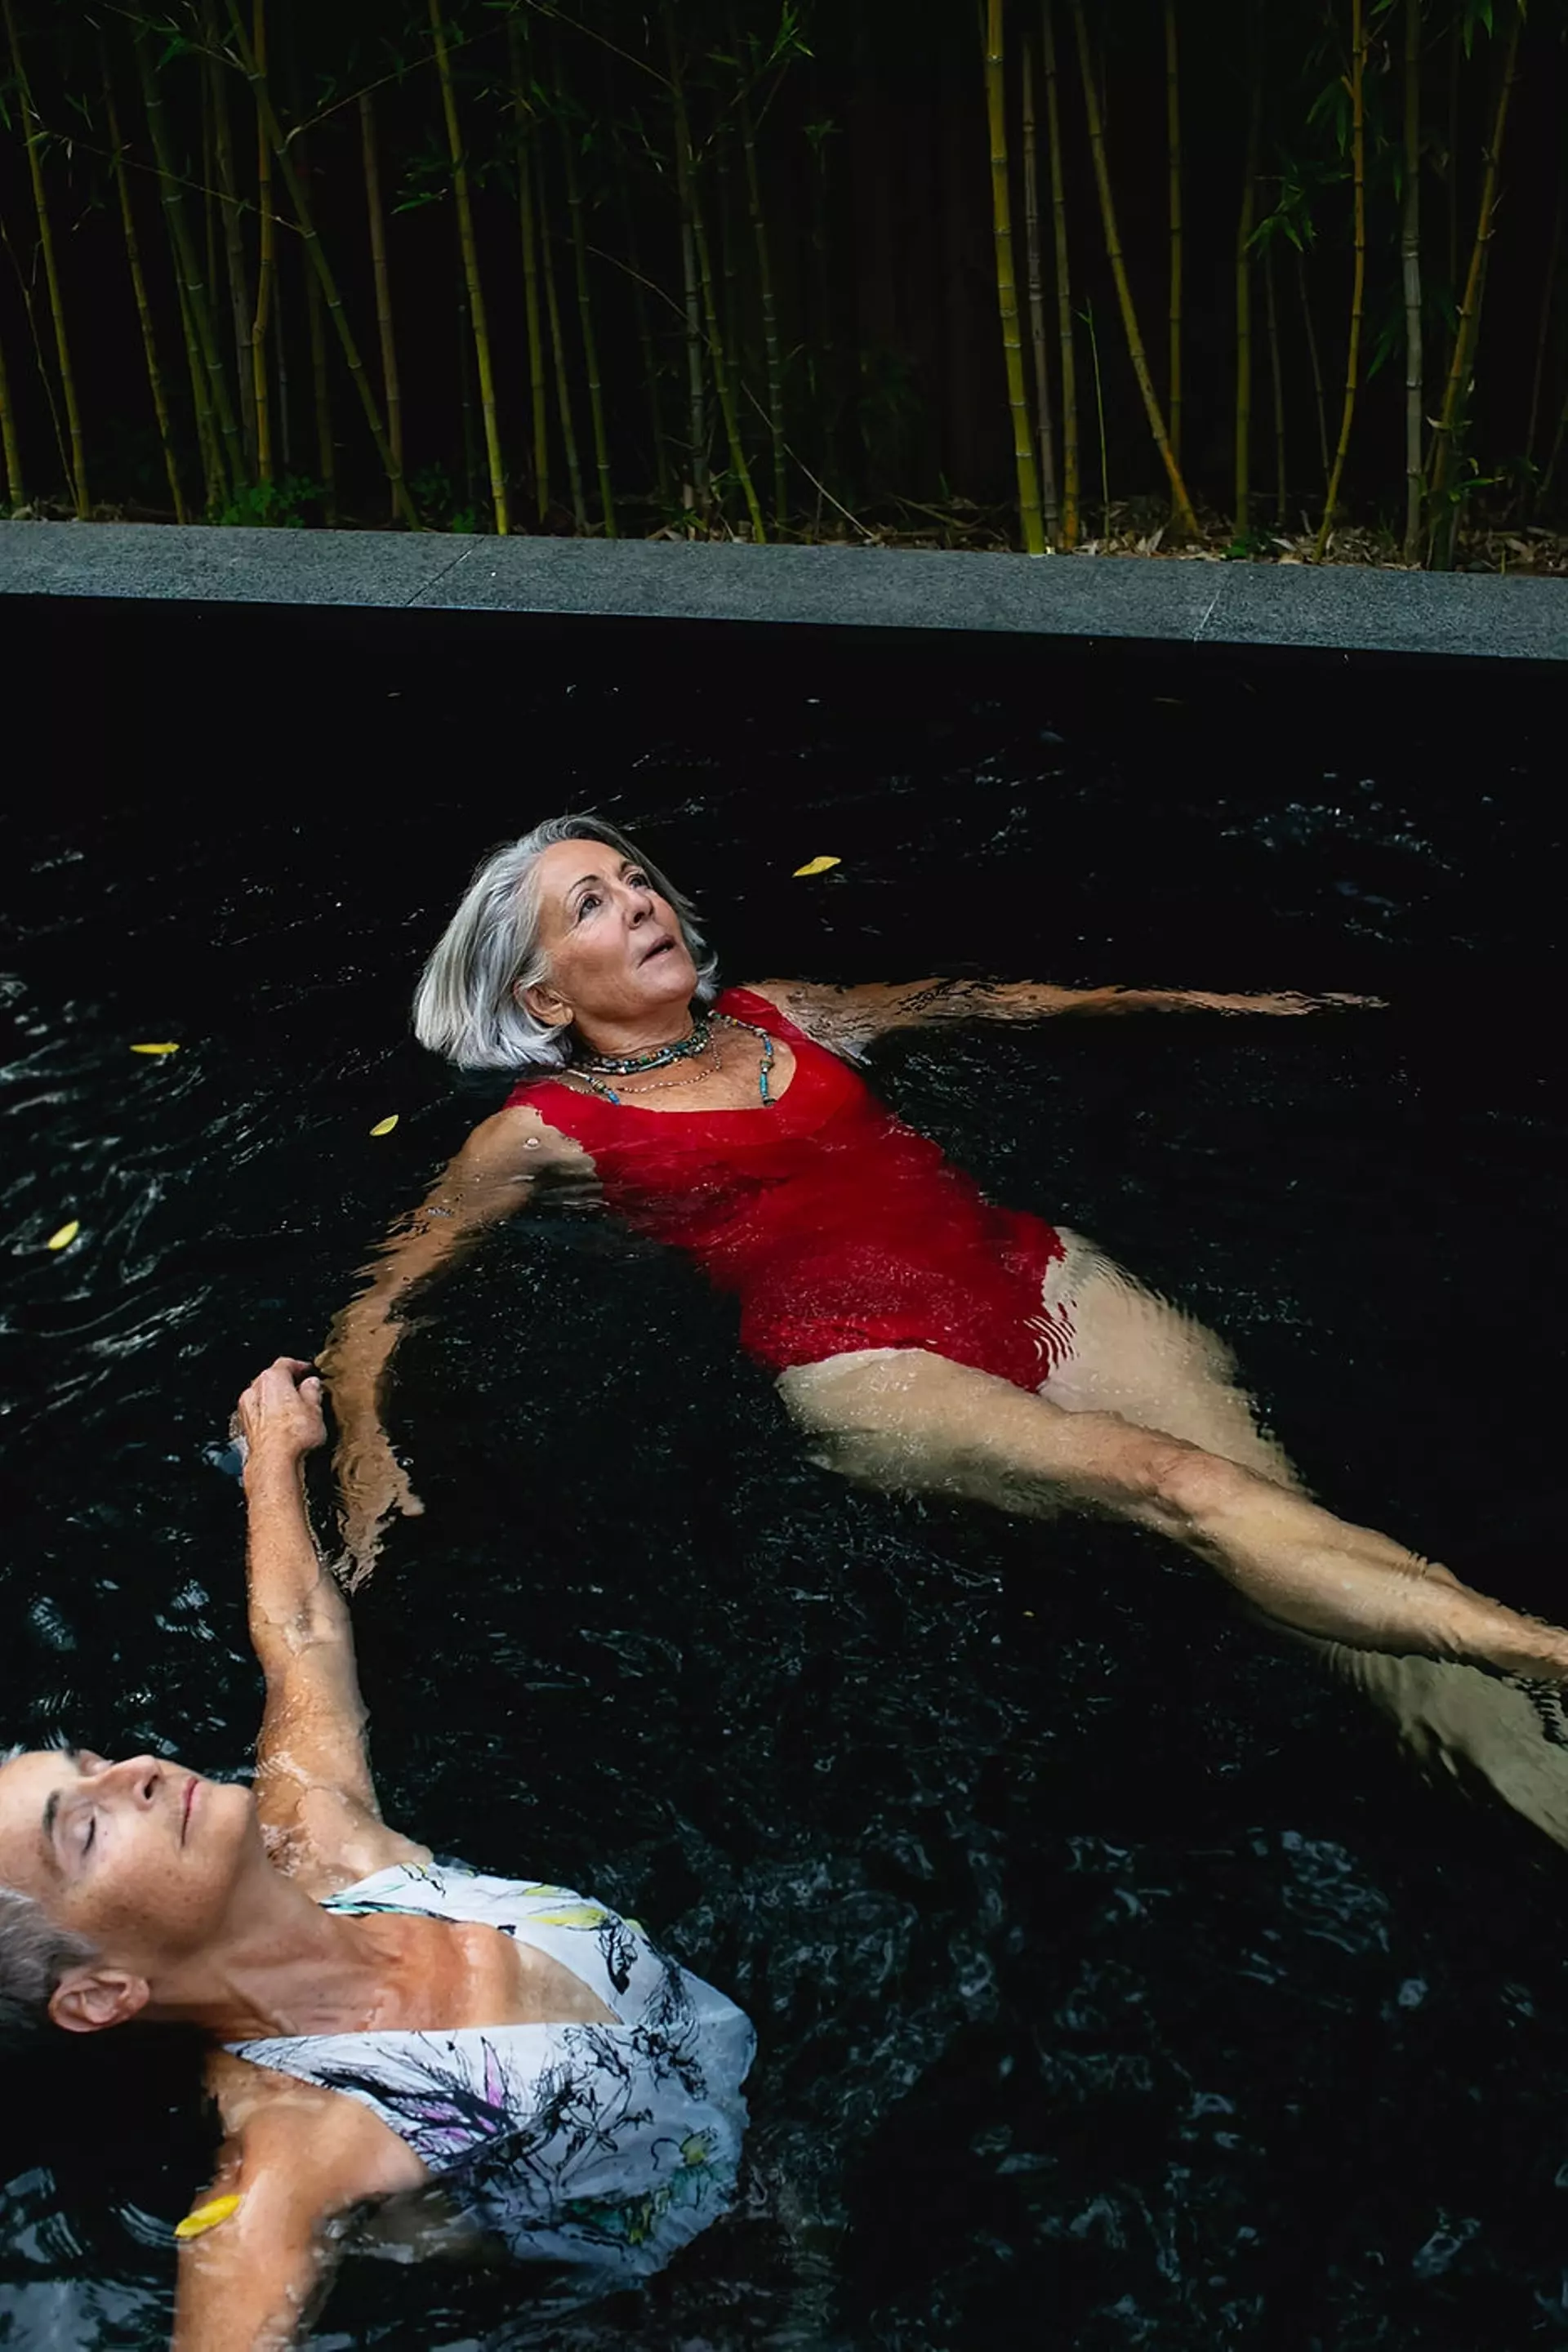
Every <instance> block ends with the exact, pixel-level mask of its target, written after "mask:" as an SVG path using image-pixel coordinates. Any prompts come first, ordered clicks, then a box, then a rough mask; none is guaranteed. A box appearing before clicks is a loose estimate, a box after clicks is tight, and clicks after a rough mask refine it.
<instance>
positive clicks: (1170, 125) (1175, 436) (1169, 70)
mask: <svg viewBox="0 0 1568 2352" xmlns="http://www.w3.org/2000/svg"><path fill="white" fill-rule="evenodd" d="M1165 152H1166V166H1167V173H1168V179H1169V188H1170V194H1169V212H1170V221H1171V299H1170V315H1169V321H1168V323H1169V329H1170V358H1169V361H1168V362H1167V372H1168V374H1169V378H1170V389H1169V396H1168V400H1167V406H1168V409H1169V411H1170V428H1171V454H1172V456H1173V457H1174V458H1175V460H1176V463H1177V465H1178V466H1179V465H1180V464H1181V462H1182V86H1181V77H1180V72H1179V60H1178V57H1177V50H1176V0H1165Z"/></svg>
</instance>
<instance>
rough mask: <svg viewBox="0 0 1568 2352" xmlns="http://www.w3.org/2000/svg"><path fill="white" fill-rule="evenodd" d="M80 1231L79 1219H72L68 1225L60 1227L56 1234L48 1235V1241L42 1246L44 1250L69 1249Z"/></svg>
mask: <svg viewBox="0 0 1568 2352" xmlns="http://www.w3.org/2000/svg"><path fill="white" fill-rule="evenodd" d="M80 1231H81V1219H80V1218H79V1217H73V1218H72V1219H71V1221H70V1223H69V1224H68V1225H62V1226H61V1227H60V1229H59V1231H58V1234H50V1235H49V1238H48V1240H47V1242H46V1243H45V1244H44V1247H45V1248H46V1249H69V1247H70V1245H71V1244H72V1242H74V1241H75V1239H76V1237H77V1235H78V1234H79V1233H80Z"/></svg>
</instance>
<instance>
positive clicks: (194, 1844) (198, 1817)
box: [0, 1748, 265, 2022]
mask: <svg viewBox="0 0 1568 2352" xmlns="http://www.w3.org/2000/svg"><path fill="white" fill-rule="evenodd" d="M258 1861H260V1862H262V1863H265V1853H264V1849H263V1847H262V1844H261V1835H260V1830H259V1827H258V1822H257V1819H256V1808H255V1806H254V1804H253V1802H252V1801H251V1796H250V1791H249V1790H248V1789H243V1788H237V1787H235V1786H232V1785H231V1784H229V1783H227V1782H226V1781H221V1780H202V1779H201V1777H200V1776H199V1774H197V1773H195V1772H190V1771H187V1770H186V1769H185V1768H184V1765H181V1764H175V1763H173V1762H171V1761H170V1760H169V1759H167V1758H166V1757H163V1758H161V1757H153V1756H133V1757H131V1758H129V1759H127V1760H126V1761H125V1762H123V1763H120V1764H111V1763H109V1762H108V1761H107V1760H106V1759H104V1758H103V1757H101V1756H96V1755H94V1754H93V1753H92V1752H91V1751H90V1750H89V1749H88V1748H47V1749H43V1750H41V1751H37V1752H34V1753H31V1754H28V1755H26V1756H17V1757H15V1758H14V1759H12V1761H11V1762H10V1763H9V1764H7V1765H5V1766H4V1767H3V1768H0V1885H5V1886H10V1887H14V1888H15V1889H16V1892H17V1893H18V1894H22V1895H32V1896H33V1898H34V1900H35V1901H37V1902H38V1903H40V1904H42V1906H43V1907H44V1909H45V1910H46V1911H47V1913H48V1915H49V1916H50V1918H51V1919H53V1920H54V1921H55V1923H56V1924H57V1925H58V1926H59V1927H67V1928H69V1929H71V1930H72V1931H73V1932H74V1933H75V1934H77V1935H79V1936H82V1937H86V1939H87V1940H88V1942H89V1943H90V1944H91V1945H92V1946H93V1947H94V1948H95V1950H96V1951H97V1952H98V1953H99V1954H100V1958H101V1961H102V1964H103V1965H104V1967H105V1968H109V1969H119V1970H121V1971H125V1972H128V1973H129V1974H131V1975H132V1976H134V1977H136V1978H138V1979H142V1980H144V1981H145V1983H146V1984H147V1986H148V1988H149V1989H150V1991H151V1994H152V1997H153V2000H156V1999H157V1994H158V1986H159V1981H160V1979H163V1978H165V1977H167V1976H168V1975H170V1974H171V1972H172V1971H174V1969H178V1967H179V1966H180V1964H181V1962H182V1961H184V1960H185V1959H188V1958H190V1957H191V1956H192V1955H194V1954H195V1953H198V1952H200V1951H201V1950H202V1949H203V1948H205V1946H207V1945H208V1944H210V1943H211V1942H212V1941H213V1939H214V1938H215V1937H216V1936H217V1935H218V1934H219V1932H220V1930H221V1929H222V1927H223V1926H224V1924H225V1921H226V1918H227V1917H228V1916H229V1914H230V1911H231V1907H232V1904H233V1897H234V1894H235V1889H236V1887H237V1884H238V1882H239V1880H240V1878H241V1876H242V1874H243V1873H244V1871H245V1869H246V1868H247V1865H251V1866H254V1864H256V1863H257V1862H258ZM102 2021H103V2022H110V2021H111V2020H110V2019H108V2018H105V2019H104V2020H102Z"/></svg>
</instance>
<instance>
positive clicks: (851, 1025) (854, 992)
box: [749, 980, 1383, 1053]
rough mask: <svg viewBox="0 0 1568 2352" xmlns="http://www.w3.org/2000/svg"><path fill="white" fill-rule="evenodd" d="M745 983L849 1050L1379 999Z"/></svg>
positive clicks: (926, 983) (991, 985)
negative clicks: (903, 1034)
mask: <svg viewBox="0 0 1568 2352" xmlns="http://www.w3.org/2000/svg"><path fill="white" fill-rule="evenodd" d="M749 986H750V992H751V993H752V995H754V996H763V997H765V998H766V999H767V1000H768V1002H769V1003H770V1004H776V1005H777V1006H778V1008H779V1011H780V1012H781V1013H787V1014H788V1016H789V1018H790V1019H791V1020H792V1021H793V1022H795V1024H796V1026H797V1027H799V1028H801V1029H804V1030H805V1033H806V1034H807V1036H808V1037H815V1038H816V1040H817V1042H818V1043H819V1044H821V1045H830V1046H833V1047H835V1048H836V1049H837V1051H838V1052H840V1053H854V1052H855V1051H856V1050H857V1049H858V1047H860V1046H862V1045H868V1044H869V1042H870V1040H871V1039H872V1038H873V1037H881V1036H885V1035H886V1034H888V1032H889V1030H893V1029H921V1028H925V1027H927V1026H929V1025H930V1024H932V1023H933V1022H941V1021H1044V1020H1048V1019H1050V1018H1052V1017H1053V1016H1054V1015H1056V1014H1058V1013H1323V1012H1330V1011H1331V1010H1333V1009H1334V1008H1335V1007H1336V1006H1344V1005H1354V1004H1360V1005H1368V1004H1371V1005H1375V1004H1380V1003H1382V1002H1383V1000H1382V998H1381V997H1376V996H1346V995H1342V994H1339V993H1331V994H1328V995H1322V996H1305V995H1302V994H1300V993H1299V992H1296V991H1295V990H1288V991H1286V992H1283V993H1275V994H1273V995H1262V996H1227V995H1223V994H1216V993H1215V992H1214V991H1213V990H1211V989H1203V988H1055V987H1053V986H1052V985H1051V984H1050V982H1047V981H1038V980H909V981H887V982H880V981H874V982H868V984H867V985H865V986H863V987H859V988H827V987H824V986H822V985H820V984H818V983H816V982H802V981H793V980H761V981H755V982H751V983H749Z"/></svg>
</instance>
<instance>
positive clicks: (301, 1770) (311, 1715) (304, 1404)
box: [237, 1356, 429, 1895]
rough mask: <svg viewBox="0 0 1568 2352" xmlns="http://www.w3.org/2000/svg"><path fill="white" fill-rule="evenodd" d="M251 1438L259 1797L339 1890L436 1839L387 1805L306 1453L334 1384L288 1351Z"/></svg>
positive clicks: (250, 1553)
mask: <svg viewBox="0 0 1568 2352" xmlns="http://www.w3.org/2000/svg"><path fill="white" fill-rule="evenodd" d="M237 1417H238V1421H239V1425H240V1429H241V1431H242V1432H243V1433H244V1436H245V1440H246V1446H247V1454H246V1463H245V1501H246V1510H247V1517H248V1527H247V1544H246V1563H245V1565H246V1585H247V1601H248V1604H249V1623H250V1641H251V1646H252V1648H253V1649H254V1650H255V1652H256V1655H257V1659H258V1663H259V1664H260V1667H261V1671H262V1675H263V1676H264V1678H265V1681H266V1685H267V1706H266V1711H265V1713H264V1715H263V1717H262V1722H261V1735H260V1738H258V1741H257V1745H256V1804H257V1811H258V1815H259V1817H260V1821H261V1826H262V1831H263V1833H264V1834H265V1836H266V1837H267V1840H268V1847H269V1850H270V1852H271V1856H272V1860H273V1861H274V1863H275V1864H277V1865H278V1867H279V1869H280V1870H283V1871H285V1872H286V1873H287V1874H288V1875H289V1877H291V1878H294V1879H296V1880H298V1882H299V1883H300V1885H301V1886H303V1887H304V1889H305V1891H306V1892H307V1893H308V1894H311V1895H321V1894H330V1893H333V1892H335V1891H336V1890H337V1889H338V1888H339V1887H341V1886H347V1885H352V1884H353V1881H354V1880H355V1879H357V1878H365V1877H368V1876H369V1875H370V1874H371V1873H372V1872H373V1871H376V1870H384V1869H385V1868H386V1866H387V1864H389V1863H394V1862H425V1861H427V1860H428V1858H429V1857H428V1853H427V1851H426V1848H425V1847H424V1846H419V1845H416V1844H415V1843H413V1842H412V1840H410V1839H408V1838H405V1837H402V1836H399V1835H398V1833H397V1832H395V1830H389V1829H388V1828H387V1826H386V1824H385V1822H384V1821H383V1820H382V1818H381V1807H380V1805H379V1803H378V1802H377V1801H376V1794H375V1783H374V1780H372V1778H371V1770H370V1758H369V1755H368V1753H367V1751H366V1748H365V1738H364V1728H365V1711H364V1702H363V1699H362V1697H361V1696H360V1686H359V1672H358V1668H357V1666H356V1664H355V1663H354V1639H353V1623H352V1622H351V1619H350V1616H349V1610H348V1603H347V1601H345V1600H344V1598H343V1596H342V1591H340V1590H339V1587H338V1582H337V1580H336V1578H335V1577H334V1576H333V1575H332V1573H331V1570H330V1569H329V1568H328V1567H327V1566H326V1564H325V1562H324V1561H323V1560H322V1559H321V1554H320V1553H319V1552H318V1550H317V1549H316V1545H315V1540H314V1538H313V1537H312V1536H311V1533H310V1520H309V1518H308V1517H307V1516H306V1511H305V1487H304V1476H303V1472H304V1463H305V1456H306V1455H307V1454H310V1453H311V1452H313V1451H314V1449H315V1448H316V1447H317V1446H318V1445H320V1444H322V1443H323V1442H324V1440H325V1437H326V1427H325V1424H324V1423H323V1421H322V1419H321V1381H319V1380H318V1379H316V1377H315V1376H314V1374H312V1373H311V1371H310V1366H309V1365H308V1364H302V1363H300V1362H297V1361H296V1360H294V1359H293V1358H292V1357H289V1356H279V1359H278V1360H277V1362H276V1363H274V1364H271V1365H269V1366H268V1369H267V1370H266V1371H264V1372H263V1373H262V1374H261V1375H260V1377H259V1378H258V1379H257V1380H254V1381H252V1382H251V1384H250V1386H249V1387H248V1388H247V1390H246V1391H245V1394H244V1395H243V1396H242V1397H241V1398H240V1400H239V1412H238V1416H237Z"/></svg>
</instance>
